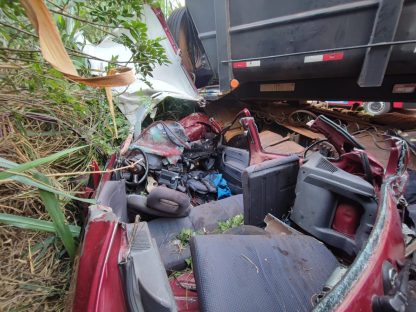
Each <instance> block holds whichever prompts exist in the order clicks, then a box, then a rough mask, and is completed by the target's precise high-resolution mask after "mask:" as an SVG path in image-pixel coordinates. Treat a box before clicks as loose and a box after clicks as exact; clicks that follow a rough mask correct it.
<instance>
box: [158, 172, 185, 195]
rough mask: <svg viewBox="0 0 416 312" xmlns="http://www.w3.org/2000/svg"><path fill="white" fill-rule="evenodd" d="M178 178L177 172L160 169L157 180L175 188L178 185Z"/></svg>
mask: <svg viewBox="0 0 416 312" xmlns="http://www.w3.org/2000/svg"><path fill="white" fill-rule="evenodd" d="M179 179H180V177H179V173H177V172H172V171H168V170H165V169H162V171H161V172H160V176H159V180H158V182H159V184H163V185H166V186H167V187H169V188H171V189H174V190H175V189H176V188H177V187H178V182H179Z"/></svg>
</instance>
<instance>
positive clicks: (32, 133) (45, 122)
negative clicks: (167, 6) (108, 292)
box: [0, 0, 167, 311]
mask: <svg viewBox="0 0 416 312" xmlns="http://www.w3.org/2000/svg"><path fill="white" fill-rule="evenodd" d="M45 2H46V4H47V6H48V8H49V10H50V11H51V12H52V13H53V17H54V19H55V22H56V24H57V26H58V29H59V32H60V34H61V38H62V41H63V43H64V45H65V47H66V48H67V51H68V54H69V55H70V57H71V59H72V61H73V63H74V65H75V67H76V68H77V70H78V72H79V73H80V74H82V75H83V76H91V75H96V74H101V73H97V72H96V71H92V70H91V67H90V61H91V60H94V59H97V58H96V57H94V56H91V55H87V54H85V53H84V52H82V49H83V47H84V46H85V44H87V43H88V42H89V43H93V44H96V43H99V42H100V41H101V40H103V39H104V38H105V37H111V38H113V39H114V40H115V41H117V42H119V43H121V44H123V45H125V46H126V47H127V48H129V49H130V50H131V52H132V57H131V60H130V61H129V62H131V63H132V64H134V65H133V66H134V67H135V69H136V70H137V71H138V72H139V73H141V74H142V76H143V77H144V79H146V77H148V76H151V71H152V68H153V66H154V65H156V64H163V63H166V62H167V58H166V56H165V54H164V51H163V48H162V46H161V44H160V40H161V39H149V38H148V37H147V33H146V31H147V28H146V25H145V24H144V23H143V22H142V21H140V17H141V13H142V10H143V4H144V3H145V1H140V0H138V1H130V0H114V1H104V0H97V1H83V0H54V1H50V0H46V1H45ZM148 3H149V1H148ZM151 4H152V5H154V4H155V3H154V2H151ZM120 31H121V33H122V34H121V35H119V33H120ZM106 61H108V67H107V70H108V69H110V68H113V67H117V66H125V65H126V64H125V62H119V61H118V57H117V55H114V56H113V57H112V59H111V60H106ZM115 121H116V124H117V128H118V132H119V136H118V138H116V136H115V133H114V127H113V126H114V125H113V121H112V118H111V115H110V114H109V111H108V104H107V101H106V97H105V93H104V91H103V90H100V89H94V88H90V87H86V86H84V85H80V84H76V83H72V82H70V81H68V80H65V79H64V78H63V76H62V74H61V73H60V72H58V71H57V70H55V69H53V68H52V67H51V66H50V65H49V64H47V63H46V62H45V61H44V60H43V58H42V55H41V54H40V49H39V38H38V36H37V34H36V32H35V31H34V29H33V27H32V25H31V24H30V23H29V21H28V20H27V18H26V16H25V13H24V10H23V8H22V7H21V5H20V2H19V1H14V0H5V1H0V147H1V148H0V198H1V199H0V223H3V225H0V248H1V250H2V254H1V256H0V274H1V276H2V277H1V279H0V287H1V290H0V298H1V299H0V310H2V311H3V310H5V311H6V310H28V309H31V310H42V311H43V310H53V311H59V310H63V309H64V308H65V305H66V303H65V298H66V294H67V292H68V289H69V281H70V276H71V263H72V261H71V258H73V257H74V256H75V255H76V247H77V244H78V237H79V233H80V226H81V225H82V217H83V215H85V207H86V206H87V205H88V203H89V202H91V201H90V200H87V199H83V198H82V196H83V195H84V191H83V186H84V185H85V183H86V181H87V180H88V172H89V171H91V168H90V164H91V162H92V161H96V162H97V163H98V164H99V165H101V167H103V165H104V164H105V161H106V158H107V156H108V155H109V154H111V153H113V152H114V151H116V150H117V148H118V146H119V145H120V144H121V142H122V140H123V139H124V138H125V137H126V135H127V134H128V131H129V127H130V126H129V125H128V123H127V121H126V119H125V117H124V116H123V115H122V114H121V113H120V112H117V114H116V119H115ZM74 199H76V201H74Z"/></svg>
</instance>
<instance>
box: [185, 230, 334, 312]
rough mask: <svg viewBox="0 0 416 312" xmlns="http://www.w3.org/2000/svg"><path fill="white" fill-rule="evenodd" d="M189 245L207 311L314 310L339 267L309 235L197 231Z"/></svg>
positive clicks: (198, 286)
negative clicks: (313, 298)
mask: <svg viewBox="0 0 416 312" xmlns="http://www.w3.org/2000/svg"><path fill="white" fill-rule="evenodd" d="M190 245H191V254H192V262H193V272H194V275H195V282H196V287H197V292H198V298H199V306H200V309H201V311H204V312H217V311H218V312H222V311H227V312H232V311H238V312H242V311H243V312H244V311H247V312H248V311H250V312H251V311H262V312H263V311H265V312H267V311H287V312H291V311H296V312H298V311H311V310H312V308H313V306H312V301H313V300H312V297H313V296H314V295H315V294H318V293H319V292H321V290H322V287H323V286H324V284H325V282H326V281H327V279H328V278H329V277H330V275H331V273H332V272H333V271H334V269H335V268H336V267H337V266H338V262H337V260H336V258H335V257H334V255H333V254H332V253H331V252H330V251H329V250H328V249H327V248H326V247H325V245H323V244H322V243H320V242H319V241H318V240H316V239H314V238H313V237H311V236H306V235H272V234H267V235H223V234H220V235H198V236H195V237H193V238H192V239H191V242H190Z"/></svg>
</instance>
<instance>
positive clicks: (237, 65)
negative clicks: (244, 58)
mask: <svg viewBox="0 0 416 312" xmlns="http://www.w3.org/2000/svg"><path fill="white" fill-rule="evenodd" d="M246 67H247V62H235V63H233V68H246Z"/></svg>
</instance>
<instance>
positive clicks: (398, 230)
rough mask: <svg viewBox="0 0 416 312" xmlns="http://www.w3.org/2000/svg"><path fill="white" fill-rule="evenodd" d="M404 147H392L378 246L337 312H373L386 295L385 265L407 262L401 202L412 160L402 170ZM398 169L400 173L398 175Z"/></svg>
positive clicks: (405, 159) (385, 177) (404, 163)
mask: <svg viewBox="0 0 416 312" xmlns="http://www.w3.org/2000/svg"><path fill="white" fill-rule="evenodd" d="M401 144H403V143H401V142H393V143H392V146H393V147H392V152H391V154H390V159H389V162H388V165H387V168H386V173H385V175H384V179H385V180H386V179H388V178H393V182H391V183H390V187H389V189H388V191H387V193H386V195H385V196H386V197H387V198H386V205H387V211H386V214H385V215H384V218H385V222H384V226H383V229H382V232H381V233H380V237H379V240H378V244H377V246H376V247H375V249H374V250H373V251H372V254H371V258H370V261H369V262H368V263H366V266H365V269H364V271H363V272H362V274H361V275H360V277H359V279H358V280H357V281H356V282H355V283H354V284H353V287H351V288H350V290H349V292H348V294H347V296H346V297H345V298H344V300H342V301H340V302H339V306H338V307H337V309H336V311H337V312H355V311H362V312H371V311H372V308H371V305H372V299H373V297H374V296H375V295H383V294H384V291H383V281H382V274H381V272H382V271H381V270H382V265H383V262H384V261H385V260H388V261H390V262H391V263H392V264H393V265H396V264H397V263H398V262H399V261H400V262H402V261H403V260H404V254H405V245H404V239H403V234H402V222H401V218H400V215H399V211H398V209H397V202H398V197H399V195H400V194H401V193H402V192H403V188H404V185H405V184H406V181H407V173H406V168H407V163H408V160H409V151H407V152H406V155H405V156H404V159H403V164H401V165H400V166H398V164H399V163H400V161H401V160H400V153H399V149H400V148H401ZM398 169H400V170H399V171H398ZM381 204H383V203H381ZM379 217H380V216H378V218H379ZM377 220H378V219H377ZM376 222H377V221H376Z"/></svg>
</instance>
